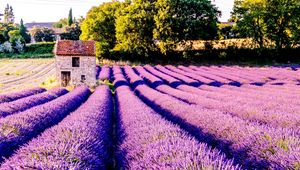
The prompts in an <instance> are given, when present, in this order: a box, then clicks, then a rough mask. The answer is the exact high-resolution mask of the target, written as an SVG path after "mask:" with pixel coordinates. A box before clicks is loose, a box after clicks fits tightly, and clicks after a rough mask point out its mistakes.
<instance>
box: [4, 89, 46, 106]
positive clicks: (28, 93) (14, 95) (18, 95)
mask: <svg viewBox="0 0 300 170" xmlns="http://www.w3.org/2000/svg"><path fill="white" fill-rule="evenodd" d="M44 91H46V89H44V88H40V87H37V88H33V89H28V90H23V91H19V92H14V93H8V94H0V103H5V102H11V101H14V100H18V99H21V98H24V97H28V96H31V95H34V94H38V93H42V92H44Z"/></svg>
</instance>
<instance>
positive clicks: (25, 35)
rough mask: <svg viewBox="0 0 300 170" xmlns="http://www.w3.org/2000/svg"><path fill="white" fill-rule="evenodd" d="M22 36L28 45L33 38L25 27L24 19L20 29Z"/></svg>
mask: <svg viewBox="0 0 300 170" xmlns="http://www.w3.org/2000/svg"><path fill="white" fill-rule="evenodd" d="M19 32H20V35H21V36H22V37H23V38H24V40H25V42H26V43H30V41H31V37H30V35H29V34H28V31H27V28H26V27H25V26H24V22H23V19H21V22H20V27H19Z"/></svg>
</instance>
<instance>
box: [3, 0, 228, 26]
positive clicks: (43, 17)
mask: <svg viewBox="0 0 300 170" xmlns="http://www.w3.org/2000/svg"><path fill="white" fill-rule="evenodd" d="M108 1H110V0H0V12H1V13H3V10H4V8H5V6H6V4H10V5H11V6H13V9H14V13H15V17H16V22H19V21H20V19H21V18H23V20H24V22H25V23H27V22H33V21H35V22H55V21H58V20H59V19H60V18H64V17H67V16H68V11H69V9H70V8H72V9H73V14H74V16H75V17H79V16H85V15H86V13H87V12H88V10H89V9H90V8H91V7H92V6H97V5H99V4H100V3H103V2H108ZM212 1H213V0H212ZM214 3H215V4H216V5H217V6H218V7H219V10H221V11H222V14H223V15H222V18H221V19H220V21H227V19H228V18H229V16H230V11H231V9H232V6H233V0H215V2H214Z"/></svg>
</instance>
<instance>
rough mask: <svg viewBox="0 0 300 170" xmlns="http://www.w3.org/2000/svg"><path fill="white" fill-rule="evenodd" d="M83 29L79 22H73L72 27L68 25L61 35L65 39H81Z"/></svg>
mask: <svg viewBox="0 0 300 170" xmlns="http://www.w3.org/2000/svg"><path fill="white" fill-rule="evenodd" d="M81 32H82V31H81V29H80V26H79V25H78V24H73V25H72V26H70V27H66V30H65V32H64V33H62V34H61V35H60V37H61V39H63V40H79V39H80V35H81Z"/></svg>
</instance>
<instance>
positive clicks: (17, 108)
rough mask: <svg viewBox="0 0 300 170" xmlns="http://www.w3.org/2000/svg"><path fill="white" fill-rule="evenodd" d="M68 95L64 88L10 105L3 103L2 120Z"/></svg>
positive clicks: (1, 109) (10, 103)
mask: <svg viewBox="0 0 300 170" xmlns="http://www.w3.org/2000/svg"><path fill="white" fill-rule="evenodd" d="M66 93H68V91H67V90H66V89H63V88H56V89H52V90H49V91H46V92H44V93H40V94H36V95H32V96H29V97H25V98H22V99H19V100H15V101H13V102H9V103H2V104H0V118H2V117H6V116H8V115H11V114H14V113H17V112H22V111H24V110H26V109H29V108H31V107H34V106H37V105H41V104H44V103H46V102H49V101H51V100H54V99H55V98H57V97H60V96H62V95H64V94H66Z"/></svg>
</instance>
